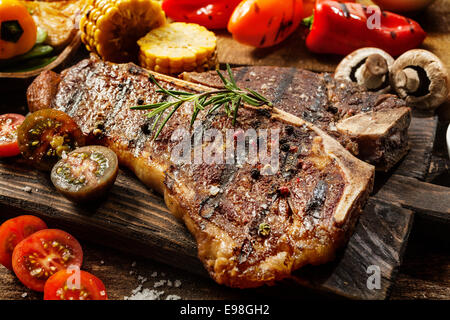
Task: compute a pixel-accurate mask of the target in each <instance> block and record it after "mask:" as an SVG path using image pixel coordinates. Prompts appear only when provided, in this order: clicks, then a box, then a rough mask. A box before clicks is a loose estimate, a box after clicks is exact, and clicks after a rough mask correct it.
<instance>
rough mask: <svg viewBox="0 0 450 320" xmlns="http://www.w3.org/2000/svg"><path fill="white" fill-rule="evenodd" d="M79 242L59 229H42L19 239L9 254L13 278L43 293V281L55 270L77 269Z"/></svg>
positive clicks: (78, 264)
mask: <svg viewBox="0 0 450 320" xmlns="http://www.w3.org/2000/svg"><path fill="white" fill-rule="evenodd" d="M82 262H83V250H82V249H81V246H80V243H79V242H78V241H77V240H76V239H75V238H74V237H73V236H71V235H70V234H68V233H67V232H64V231H62V230H57V229H46V230H41V231H38V232H36V233H33V234H32V235H31V236H29V237H28V238H25V239H24V240H22V241H21V242H20V243H19V244H18V245H17V246H16V247H15V248H14V251H13V256H12V266H13V270H14V273H15V274H16V276H17V278H19V280H20V281H21V282H22V283H23V284H24V285H25V286H27V287H28V288H30V289H32V290H36V291H44V285H45V282H46V281H47V279H48V278H49V277H51V276H52V275H53V274H55V273H56V272H58V271H59V270H64V269H67V268H68V267H69V266H76V267H80V266H81V264H82Z"/></svg>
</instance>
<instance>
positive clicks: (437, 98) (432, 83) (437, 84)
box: [390, 49, 449, 110]
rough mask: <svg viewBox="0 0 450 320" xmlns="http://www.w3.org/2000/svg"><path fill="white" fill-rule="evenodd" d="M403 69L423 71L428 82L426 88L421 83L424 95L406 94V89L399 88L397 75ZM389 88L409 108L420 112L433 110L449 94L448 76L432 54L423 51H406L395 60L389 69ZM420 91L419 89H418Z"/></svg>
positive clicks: (399, 83) (416, 93)
mask: <svg viewBox="0 0 450 320" xmlns="http://www.w3.org/2000/svg"><path fill="white" fill-rule="evenodd" d="M404 69H414V70H416V71H417V70H423V71H424V72H425V73H423V72H421V73H422V74H423V75H425V74H426V77H427V78H428V80H429V85H428V87H424V86H425V85H426V84H424V83H421V84H420V86H422V88H421V89H422V90H424V91H425V94H423V95H419V93H418V92H419V91H416V92H408V90H407V89H406V88H404V87H403V86H401V81H399V78H400V76H399V74H400V73H401V72H402V71H403V70H404ZM390 78H391V86H392V87H393V88H394V90H395V91H396V92H397V94H398V95H399V97H400V98H402V99H404V100H405V101H406V104H407V105H408V106H410V107H415V108H418V109H422V110H434V109H436V108H437V107H438V106H440V105H441V104H442V103H444V102H445V100H447V97H448V93H449V88H448V85H449V75H448V72H447V70H446V68H445V66H444V64H443V63H442V61H441V60H440V59H439V58H438V57H437V56H436V55H434V54H433V53H431V52H429V51H427V50H423V49H414V50H410V51H407V52H406V53H404V54H403V55H401V56H400V57H398V58H397V60H396V61H395V63H394V65H393V66H392V69H391V76H390ZM419 90H420V88H419Z"/></svg>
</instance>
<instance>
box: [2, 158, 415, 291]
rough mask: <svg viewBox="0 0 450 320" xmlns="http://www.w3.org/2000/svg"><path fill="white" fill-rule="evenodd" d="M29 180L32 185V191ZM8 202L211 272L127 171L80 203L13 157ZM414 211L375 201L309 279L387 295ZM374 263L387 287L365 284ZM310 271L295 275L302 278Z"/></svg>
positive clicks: (6, 167) (327, 287)
mask: <svg viewBox="0 0 450 320" xmlns="http://www.w3.org/2000/svg"><path fill="white" fill-rule="evenodd" d="M27 187H29V188H31V192H27V191H26V190H27ZM28 190H29V189H28ZM5 208H16V209H17V210H16V212H19V210H24V211H26V212H29V213H33V214H36V215H38V216H40V217H42V218H44V219H45V220H46V221H49V222H50V223H56V222H57V223H58V224H59V225H61V226H67V227H68V229H69V228H70V230H71V232H72V233H74V234H75V235H76V236H79V237H80V238H82V239H87V240H90V241H93V242H96V243H100V244H103V245H106V246H110V247H114V248H118V249H119V250H124V251H127V252H131V253H134V254H137V255H141V256H144V257H148V258H152V259H154V260H157V261H161V262H164V263H167V264H169V265H172V266H175V267H180V268H182V269H184V270H187V271H190V272H193V273H196V274H202V275H205V276H206V272H205V271H204V269H203V267H202V266H201V263H200V261H199V260H198V259H197V257H196V256H197V252H196V245H195V242H194V240H193V239H192V237H191V235H190V234H189V233H188V231H187V230H186V229H185V227H184V226H183V224H182V223H181V222H180V221H178V220H177V219H176V218H174V217H173V216H172V215H171V214H170V213H169V212H168V211H167V209H166V208H165V206H164V203H163V202H162V199H161V198H160V197H158V196H156V195H154V194H153V193H151V192H150V191H148V190H147V189H146V188H145V187H143V185H142V184H141V183H140V182H138V181H137V179H136V178H135V177H133V176H132V175H131V174H129V173H128V172H123V171H121V172H120V174H119V177H118V180H117V182H116V184H115V185H114V187H113V189H112V190H111V193H110V194H109V196H108V198H107V199H105V201H103V202H101V203H99V204H98V206H96V207H80V206H76V205H74V204H73V203H71V202H70V201H68V200H66V199H65V198H64V197H62V196H61V195H59V194H58V193H57V192H56V191H55V189H54V188H53V186H52V184H51V182H50V181H49V178H48V175H47V174H46V173H42V172H37V171H36V170H33V169H31V168H29V167H28V166H26V165H25V164H22V165H20V163H17V162H16V161H14V160H9V161H4V160H3V161H1V162H0V209H2V211H5V212H6V209H5ZM21 212H23V211H21ZM412 218H413V217H412V213H411V212H410V211H408V210H404V209H401V208H399V207H395V206H392V205H389V204H387V203H381V202H380V201H377V200H375V201H371V202H370V204H369V205H368V206H367V207H366V209H365V212H364V213H363V215H362V217H361V219H360V222H359V224H358V227H357V228H356V232H355V234H354V235H353V237H352V240H350V243H349V245H348V246H347V247H346V248H345V249H344V252H343V255H342V256H341V257H340V258H339V259H338V260H337V261H338V262H337V265H334V264H329V265H327V266H326V267H325V268H322V269H319V268H317V269H316V268H313V270H314V274H315V275H319V274H320V275H322V276H321V277H320V278H321V280H320V281H319V280H318V281H315V282H310V283H309V284H310V286H311V287H313V288H314V289H317V290H320V291H329V292H332V293H335V294H338V295H341V296H345V297H351V298H361V299H385V298H386V297H387V295H388V294H389V291H390V288H391V286H392V282H393V279H394V276H395V270H397V268H398V266H399V265H400V262H401V256H402V253H403V249H404V246H405V245H406V243H407V239H408V235H409V231H410V226H411V223H412ZM380 250H381V251H380ZM180 261H183V263H182V265H180ZM371 264H378V265H380V268H381V274H382V277H383V280H382V289H380V290H375V291H367V288H366V287H365V285H366V280H367V274H366V273H365V268H367V266H369V265H371ZM349 277H350V278H351V279H350V278H349ZM304 278H305V277H302V276H301V275H299V276H298V277H297V276H296V277H295V279H296V280H297V281H304V280H298V279H304ZM308 278H309V276H308ZM365 288H366V289H365Z"/></svg>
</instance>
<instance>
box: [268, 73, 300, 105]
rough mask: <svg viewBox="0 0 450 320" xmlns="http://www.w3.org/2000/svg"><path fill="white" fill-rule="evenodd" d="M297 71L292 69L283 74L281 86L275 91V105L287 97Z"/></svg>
mask: <svg viewBox="0 0 450 320" xmlns="http://www.w3.org/2000/svg"><path fill="white" fill-rule="evenodd" d="M296 71H297V69H296V68H290V69H289V70H287V71H286V72H283V73H282V78H281V81H280V82H279V85H278V87H277V88H276V90H275V94H274V97H273V100H272V101H273V103H278V102H279V101H280V100H281V98H282V97H283V96H284V95H285V93H286V90H287V88H288V87H289V86H290V85H291V84H292V80H293V79H294V74H295V72H296Z"/></svg>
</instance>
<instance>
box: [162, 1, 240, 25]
mask: <svg viewBox="0 0 450 320" xmlns="http://www.w3.org/2000/svg"><path fill="white" fill-rule="evenodd" d="M239 2H241V0H215V1H214V0H164V2H163V4H162V8H163V10H164V11H165V13H166V15H167V16H168V17H170V18H172V19H173V20H175V21H181V22H191V23H197V24H200V25H202V26H205V27H206V28H208V29H225V28H226V27H227V24H228V20H229V19H230V16H231V14H232V13H233V11H234V9H235V8H236V6H237V5H238V4H239Z"/></svg>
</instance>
